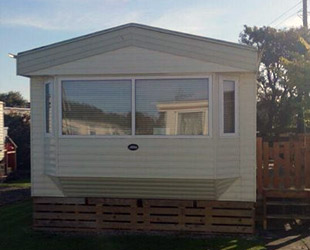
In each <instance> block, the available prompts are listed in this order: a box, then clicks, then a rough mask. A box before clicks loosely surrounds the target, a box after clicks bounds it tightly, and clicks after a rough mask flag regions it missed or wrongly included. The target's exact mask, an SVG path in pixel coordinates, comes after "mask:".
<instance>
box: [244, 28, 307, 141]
mask: <svg viewBox="0 0 310 250" xmlns="http://www.w3.org/2000/svg"><path fill="white" fill-rule="evenodd" d="M304 34H305V33H303V30H296V29H290V30H277V29H274V28H271V27H261V28H258V27H248V26H244V30H243V32H242V33H241V34H240V42H241V43H244V44H247V45H251V46H255V47H256V48H257V49H258V52H259V57H260V65H259V72H258V76H257V82H258V91H257V128H258V131H259V132H260V134H261V135H263V136H265V135H277V134H280V133H283V132H287V131H289V129H290V128H292V127H296V126H295V125H294V119H295V117H296V115H295V114H296V108H297V106H296V100H297V99H296V98H297V96H298V94H297V96H296V95H295V92H296V90H295V89H294V88H293V86H292V83H291V82H290V78H289V77H288V68H287V64H285V63H284V61H283V58H286V60H288V61H290V60H293V58H294V57H295V56H296V55H303V54H305V53H306V51H307V48H306V46H305V44H304V43H303V42H302V40H301V39H300V38H301V36H302V35H304ZM290 70H291V69H290ZM295 120H296V119H295Z"/></svg>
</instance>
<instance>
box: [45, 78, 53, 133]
mask: <svg viewBox="0 0 310 250" xmlns="http://www.w3.org/2000/svg"><path fill="white" fill-rule="evenodd" d="M51 131H52V84H51V83H46V84H45V132H46V133H47V134H50V133H51Z"/></svg>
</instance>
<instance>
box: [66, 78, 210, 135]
mask: <svg viewBox="0 0 310 250" xmlns="http://www.w3.org/2000/svg"><path fill="white" fill-rule="evenodd" d="M61 92H62V134H63V135H90V136H92V135H109V136H117V135H119V136H122V135H136V136H150V135H152V136H160V135H161V136H203V135H208V134H209V126H208V124H209V79H208V78H191V79H136V80H131V79H128V80H127V79H126V80H63V81H62V82H61Z"/></svg>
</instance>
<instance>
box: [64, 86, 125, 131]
mask: <svg viewBox="0 0 310 250" xmlns="http://www.w3.org/2000/svg"><path fill="white" fill-rule="evenodd" d="M62 133H63V134H64V135H130V134H131V81H130V80H113V81H71V80H70V81H63V82H62Z"/></svg>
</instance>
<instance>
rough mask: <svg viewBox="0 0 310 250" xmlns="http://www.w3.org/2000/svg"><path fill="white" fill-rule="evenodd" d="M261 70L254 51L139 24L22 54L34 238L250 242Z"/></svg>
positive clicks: (20, 71)
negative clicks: (153, 234) (141, 236)
mask: <svg viewBox="0 0 310 250" xmlns="http://www.w3.org/2000/svg"><path fill="white" fill-rule="evenodd" d="M256 70H257V51H256V49H254V48H252V47H248V46H244V45H240V44H236V43H230V42H225V41H220V40H215V39H210V38H205V37H200V36H195V35H190V34H185V33H180V32H175V31H170V30H165V29H160V28H154V27H149V26H145V25H140V24H126V25H123V26H119V27H115V28H111V29H107V30H103V31H100V32H96V33H93V34H89V35H85V36H81V37H78V38H74V39H71V40H67V41H63V42H59V43H55V44H51V45H48V46H44V47H40V48H37V49H33V50H29V51H25V52H21V53H19V54H18V55H17V73H18V75H22V76H26V77H29V78H30V82H31V84H30V88H31V131H32V133H31V158H32V166H31V168H32V170H31V173H32V175H31V178H32V196H33V201H34V203H35V206H34V208H35V209H34V226H35V228H36V229H45V230H47V229H48V230H67V231H68V230H69V231H74V230H89V231H91V230H96V231H98V230H108V229H128V230H172V231H178V230H183V231H199V232H241V233H251V232H253V225H254V222H253V213H254V208H253V206H254V202H255V195H256V180H255V179H256V177H255V161H256V156H255V143H256V125H255V124H256V121H255V117H256V80H255V74H256ZM59 212H61V213H59Z"/></svg>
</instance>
